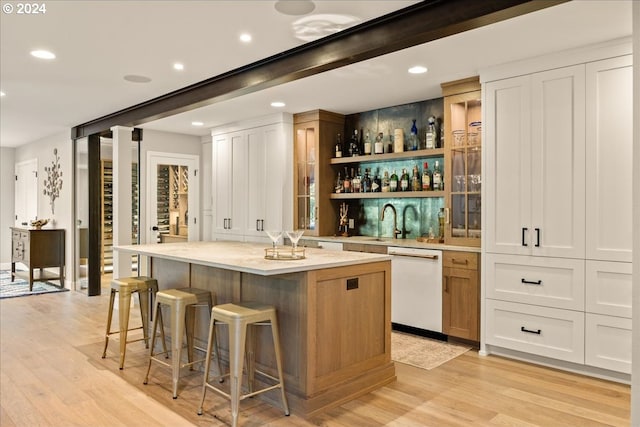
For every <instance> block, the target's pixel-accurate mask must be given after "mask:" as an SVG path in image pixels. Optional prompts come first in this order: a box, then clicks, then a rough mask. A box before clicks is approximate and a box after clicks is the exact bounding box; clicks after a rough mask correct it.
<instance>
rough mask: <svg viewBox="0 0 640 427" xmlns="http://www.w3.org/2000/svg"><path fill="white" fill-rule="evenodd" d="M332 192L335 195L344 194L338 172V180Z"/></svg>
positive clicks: (342, 183) (342, 182)
mask: <svg viewBox="0 0 640 427" xmlns="http://www.w3.org/2000/svg"><path fill="white" fill-rule="evenodd" d="M334 192H335V193H336V194H340V193H344V181H343V180H342V177H341V176H340V172H338V178H337V179H336V185H335V190H334Z"/></svg>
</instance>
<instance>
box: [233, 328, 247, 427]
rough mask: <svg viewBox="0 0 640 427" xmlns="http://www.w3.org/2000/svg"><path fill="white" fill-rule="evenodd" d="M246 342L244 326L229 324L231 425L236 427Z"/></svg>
mask: <svg viewBox="0 0 640 427" xmlns="http://www.w3.org/2000/svg"><path fill="white" fill-rule="evenodd" d="M245 340H246V324H245V323H243V322H234V323H230V324H229V349H230V355H229V359H230V363H229V365H230V366H229V368H230V376H229V380H230V382H231V425H232V427H237V425H238V413H239V410H240V392H241V389H242V365H243V362H244V350H245V342H246V341H245Z"/></svg>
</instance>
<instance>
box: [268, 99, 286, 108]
mask: <svg viewBox="0 0 640 427" xmlns="http://www.w3.org/2000/svg"><path fill="white" fill-rule="evenodd" d="M285 105H287V104H285V103H284V102H282V101H274V102H272V103H271V106H272V107H276V108H282V107H284V106H285Z"/></svg>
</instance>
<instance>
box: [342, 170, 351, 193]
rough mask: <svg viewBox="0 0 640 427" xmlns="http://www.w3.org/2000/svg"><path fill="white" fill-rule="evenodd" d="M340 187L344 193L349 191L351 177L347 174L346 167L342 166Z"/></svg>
mask: <svg viewBox="0 0 640 427" xmlns="http://www.w3.org/2000/svg"><path fill="white" fill-rule="evenodd" d="M342 187H343V188H344V192H345V193H351V177H350V176H349V171H348V170H347V168H344V181H343V182H342Z"/></svg>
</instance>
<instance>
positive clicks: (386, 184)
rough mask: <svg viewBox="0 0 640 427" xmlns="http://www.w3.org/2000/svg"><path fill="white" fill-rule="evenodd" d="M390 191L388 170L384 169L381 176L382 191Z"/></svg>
mask: <svg viewBox="0 0 640 427" xmlns="http://www.w3.org/2000/svg"><path fill="white" fill-rule="evenodd" d="M390 191H391V179H390V178H389V171H384V175H383V176H382V192H383V193H388V192H390Z"/></svg>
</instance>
